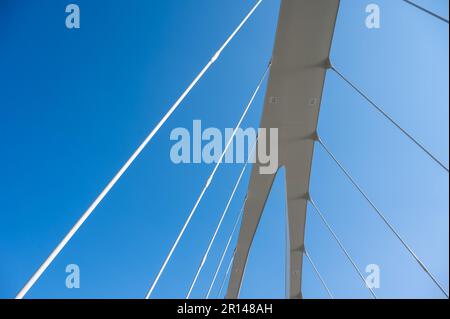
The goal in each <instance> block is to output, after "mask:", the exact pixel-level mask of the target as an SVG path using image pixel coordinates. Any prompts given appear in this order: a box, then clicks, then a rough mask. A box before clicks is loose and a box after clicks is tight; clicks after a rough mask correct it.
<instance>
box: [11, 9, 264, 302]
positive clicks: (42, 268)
mask: <svg viewBox="0 0 450 319" xmlns="http://www.w3.org/2000/svg"><path fill="white" fill-rule="evenodd" d="M261 2H262V0H259V1H258V2H257V3H256V5H255V6H254V7H253V9H252V10H251V11H250V13H249V14H248V15H247V16H246V17H245V18H244V20H242V22H241V23H240V24H239V26H238V27H237V28H236V29H235V30H234V32H233V33H232V34H231V35H230V36H229V37H228V39H227V40H226V41H225V43H224V44H223V45H222V46H221V47H220V49H219V50H218V51H217V52H216V54H214V56H213V57H212V58H211V60H210V61H209V62H208V64H206V66H205V67H204V68H203V69H202V70H201V72H200V73H199V74H198V75H197V77H196V78H195V79H194V81H193V82H192V83H191V84H190V85H189V86H188V88H187V89H186V90H185V91H184V92H183V94H182V95H181V96H180V97H179V98H178V100H177V101H176V102H175V104H173V105H172V107H171V108H170V109H169V111H168V112H167V113H166V114H165V115H164V117H163V118H162V119H161V120H160V121H159V123H158V124H157V125H156V126H155V128H154V129H153V130H152V131H151V132H150V134H149V135H148V136H147V138H146V139H145V140H144V142H142V144H141V145H140V146H139V147H138V149H137V150H136V151H135V152H134V153H133V155H131V157H130V158H129V159H128V161H127V162H126V163H125V164H124V165H123V167H122V168H121V169H120V170H119V172H117V174H116V175H115V176H114V178H113V179H112V180H111V181H110V182H109V183H108V185H107V186H106V187H105V189H104V190H103V191H102V192H101V193H100V195H98V197H97V198H96V199H95V201H94V202H93V203H92V204H91V206H89V208H88V209H87V210H86V211H85V212H84V214H83V215H82V216H81V218H80V219H79V220H78V221H77V222H76V223H75V225H74V226H73V227H72V228H71V229H70V231H69V232H68V233H67V235H66V236H65V237H64V238H63V239H62V241H61V242H60V243H59V244H58V246H56V248H55V249H54V250H53V251H52V252H51V254H50V255H49V256H48V257H47V259H46V260H45V261H44V262H43V263H42V265H41V266H40V267H39V268H38V270H37V271H36V272H35V273H34V274H33V276H32V277H31V278H30V279H29V280H28V282H27V283H26V284H25V286H24V287H23V288H22V289H21V290H20V292H19V293H18V294H17V296H16V299H22V298H23V297H24V296H25V295H26V294H27V292H28V291H29V290H30V289H31V287H33V285H34V284H35V283H36V281H37V280H38V279H39V278H40V277H41V275H42V274H43V273H44V271H45V270H46V269H47V268H48V266H49V265H50V264H51V263H52V262H53V260H54V259H55V258H56V257H57V256H58V255H59V253H60V252H61V251H62V250H63V248H64V247H65V246H66V244H67V243H68V242H69V241H70V239H71V238H72V237H73V235H75V233H76V232H77V231H78V229H79V228H80V227H81V226H82V225H83V223H84V222H85V221H86V219H88V217H89V216H90V215H91V213H92V212H93V211H94V210H95V208H96V207H97V206H98V205H99V204H100V202H101V201H102V200H103V198H105V196H106V195H107V194H108V193H109V191H110V190H111V189H112V188H113V186H114V185H115V184H116V183H117V181H118V180H119V179H120V178H121V177H122V175H123V174H124V173H125V172H126V171H127V169H128V168H129V167H130V165H131V164H132V163H133V162H134V160H135V159H136V158H137V157H138V156H139V154H140V153H141V152H142V150H143V149H144V148H145V147H146V146H147V144H148V143H149V142H150V141H151V139H152V138H153V136H155V134H156V133H157V132H158V131H159V129H160V128H161V126H163V125H164V123H165V122H166V121H167V120H168V119H169V117H170V116H171V115H172V113H173V112H175V110H176V109H177V108H178V106H179V105H180V104H181V102H183V100H184V99H185V98H186V96H187V95H188V94H189V92H190V91H191V90H192V89H193V88H194V86H195V85H196V84H197V82H198V81H200V79H201V78H202V77H203V75H204V74H205V73H206V71H208V69H209V68H210V67H211V65H213V64H214V62H216V61H217V59H218V58H219V56H220V54H221V53H222V51H223V50H224V49H225V48H226V47H227V46H228V44H229V43H230V42H231V40H232V39H233V38H234V37H235V35H236V34H237V33H238V32H239V31H240V30H241V29H242V27H243V26H244V24H245V23H246V22H247V20H248V19H249V18H250V17H251V16H252V14H253V12H255V10H256V9H257V8H258V6H259V5H260V4H261Z"/></svg>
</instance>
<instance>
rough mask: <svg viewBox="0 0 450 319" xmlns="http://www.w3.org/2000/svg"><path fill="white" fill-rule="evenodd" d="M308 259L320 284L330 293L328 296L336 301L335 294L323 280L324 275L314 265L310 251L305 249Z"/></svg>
mask: <svg viewBox="0 0 450 319" xmlns="http://www.w3.org/2000/svg"><path fill="white" fill-rule="evenodd" d="M303 252H304V254H305V256H306V258H308V260H309V263H310V264H311V266H312V267H313V269H314V272H315V273H316V275H317V277H318V278H319V280H320V282H321V283H322V286H323V287H324V288H325V290H326V291H327V293H328V296H330V298H331V299H334V296H333V294H332V293H331V291H330V289H329V288H328V286H327V284H326V283H325V280H324V279H323V277H322V275H321V274H320V272H319V269H317V267H316V265H315V264H314V262H313V261H312V258H311V256H310V255H309V253H308V251H307V250H306V248H304V250H303Z"/></svg>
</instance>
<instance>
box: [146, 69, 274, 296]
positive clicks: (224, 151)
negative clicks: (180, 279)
mask: <svg viewBox="0 0 450 319" xmlns="http://www.w3.org/2000/svg"><path fill="white" fill-rule="evenodd" d="M270 66H271V64H269V66H268V67H267V69H266V71H265V72H264V75H263V76H262V77H261V80H260V81H259V83H258V86H257V87H256V90H255V91H254V93H253V95H252V98H251V99H250V101H249V102H248V104H247V107H246V108H245V110H244V113H243V114H242V116H241V118H240V120H239V122H238V124H237V125H236V127H235V128H234V130H233V134H232V135H231V137H230V139H229V140H228V143H227V145H226V146H225V149H224V150H223V152H222V154H221V155H220V158H219V160H218V161H217V163H216V166H215V167H214V169H213V171H212V172H211V175H210V176H209V178H208V179H207V181H206V184H205V186H204V187H203V189H202V191H201V193H200V195H199V197H198V198H197V201H196V203H195V205H194V207H193V208H192V210H191V212H190V213H189V216H188V218H187V219H186V221H185V223H184V225H183V228H182V229H181V231H180V233H179V234H178V237H177V239H176V240H175V243H174V244H173V246H172V248H171V249H170V251H169V254H168V255H167V257H166V259H165V260H164V263H163V264H162V266H161V269H160V270H159V272H158V274H157V276H156V278H155V280H154V281H153V284H152V285H151V287H150V289H149V290H148V292H147V294H146V296H145V299H149V298H150V296H151V294H152V292H153V290H154V289H155V287H156V284H157V283H158V281H159V278H160V277H161V275H162V273H163V272H164V269H165V268H166V266H167V264H168V262H169V260H170V258H172V255H173V253H174V251H175V249H176V248H177V246H178V243H179V242H180V240H181V237H183V234H184V232H185V230H186V228H187V226H188V225H189V223H190V222H191V219H192V217H193V216H194V214H195V212H196V211H197V207H198V206H199V204H200V202H201V200H202V198H203V196H204V195H205V193H206V190H207V189H208V187H209V185H210V184H211V182H212V180H213V178H214V175H215V174H216V172H217V170H218V168H219V166H220V164H221V163H222V160H223V158H224V156H225V154H226V153H227V151H228V148H229V147H230V145H231V143H232V142H233V139H234V136H235V135H236V132H237V130H238V128H239V127H240V126H241V124H242V121H243V120H244V118H245V116H246V115H247V112H248V110H249V109H250V107H251V106H252V104H253V101H254V100H255V97H256V95H257V94H258V92H259V90H260V89H261V86H262V84H263V82H264V79H265V78H266V75H267V74H268V73H269V70H270Z"/></svg>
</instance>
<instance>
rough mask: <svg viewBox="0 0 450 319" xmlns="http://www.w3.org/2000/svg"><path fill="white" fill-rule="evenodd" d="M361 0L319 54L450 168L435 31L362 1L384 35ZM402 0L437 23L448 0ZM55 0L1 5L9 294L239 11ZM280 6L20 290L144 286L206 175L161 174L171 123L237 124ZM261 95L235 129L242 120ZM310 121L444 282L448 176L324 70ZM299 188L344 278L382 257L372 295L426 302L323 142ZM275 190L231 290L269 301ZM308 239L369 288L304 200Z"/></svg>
mask: <svg viewBox="0 0 450 319" xmlns="http://www.w3.org/2000/svg"><path fill="white" fill-rule="evenodd" d="M372 2H374V1H363V0H342V1H341V9H340V12H339V17H338V23H337V27H336V35H335V38H334V43H333V49H332V60H333V62H334V64H335V66H336V67H337V68H338V69H339V70H341V71H342V72H343V73H344V74H345V75H346V76H348V77H349V78H350V79H352V81H354V82H355V83H357V84H358V86H360V87H361V88H363V89H364V91H365V92H367V94H368V95H369V96H370V97H372V98H373V99H374V100H376V101H377V103H379V104H380V105H382V106H383V108H384V109H385V110H386V111H387V112H388V113H389V114H391V115H392V116H393V117H394V118H395V119H396V120H398V122H399V123H401V125H402V126H403V127H405V128H406V129H407V130H408V131H410V132H411V133H412V134H413V135H414V136H415V137H417V138H418V139H419V140H420V141H421V142H423V143H424V144H425V145H427V147H429V148H430V149H431V150H432V152H433V153H434V154H436V155H437V156H438V157H439V158H440V159H442V160H443V161H444V162H445V163H446V165H447V166H448V162H449V155H448V154H449V150H448V145H449V140H448V136H449V134H448V132H449V124H448V116H449V114H448V112H449V111H448V105H449V93H448V85H449V83H448V82H449V81H448V78H449V77H448V54H449V52H448V25H447V24H445V23H442V22H440V21H438V20H436V19H433V18H431V17H430V16H428V15H425V14H423V13H422V12H420V11H418V10H416V9H414V8H412V7H411V6H408V5H405V3H403V2H402V1H400V0H395V1H393V0H389V1H388V0H377V1H376V3H377V4H379V6H380V8H381V29H378V30H368V29H367V28H366V27H365V24H364V20H365V17H366V13H365V7H366V5H367V4H369V3H372ZM416 2H417V3H420V4H422V5H424V6H426V7H427V8H430V9H432V10H434V11H436V12H439V13H440V14H442V15H444V16H448V1H445V0H428V1H426V0H421V1H419V0H416ZM69 3H70V2H67V3H65V2H64V1H63V2H61V1H51V0H42V1H39V2H38V1H32V0H24V1H20V2H19V1H12V0H6V1H5V0H4V1H2V2H1V4H0V123H1V125H0V139H1V143H0V150H1V151H0V152H1V153H0V154H1V156H0V164H1V166H2V168H3V169H2V174H1V178H0V214H1V220H2V221H1V223H0V260H1V263H0V297H2V298H11V297H14V295H15V294H16V293H17V292H18V290H19V289H20V288H21V287H22V285H23V284H24V283H25V282H26V280H27V279H28V278H29V276H30V275H31V274H32V273H33V272H34V271H35V270H36V268H37V267H38V266H39V264H40V263H41V262H42V261H43V260H44V258H45V257H47V255H48V254H49V253H50V251H51V250H52V249H53V248H54V247H55V245H56V244H57V243H58V242H59V241H60V240H61V239H62V237H63V236H64V235H65V234H66V232H67V231H68V230H69V229H70V227H71V226H72V225H73V224H74V223H75V221H76V220H77V219H78V218H79V216H80V215H81V214H82V212H84V211H85V209H86V208H87V206H88V205H89V204H90V202H91V201H92V200H93V199H94V198H95V197H96V196H97V194H98V193H99V192H100V191H101V190H102V188H103V187H104V186H105V185H106V184H107V182H108V181H109V180H110V179H111V177H112V176H113V174H114V173H115V172H116V171H117V170H118V169H119V168H120V167H121V165H122V164H123V163H124V162H125V161H126V159H127V158H128V157H129V155H130V154H131V153H132V152H133V151H134V150H135V148H136V147H137V146H138V145H139V143H140V142H141V141H142V140H143V139H144V138H145V136H146V135H147V134H148V132H149V131H150V129H151V128H152V127H153V126H154V125H155V124H156V123H157V122H158V121H159V119H160V118H161V117H162V115H163V114H164V113H165V111H166V110H167V109H168V108H169V107H170V105H171V104H172V103H173V102H174V101H175V100H176V99H177V98H178V96H179V95H180V94H181V92H182V91H183V90H184V88H185V87H186V86H187V85H188V84H189V83H190V81H191V80H192V79H193V77H194V75H195V74H197V73H198V72H199V71H200V69H201V68H202V67H203V65H204V64H205V63H206V62H207V61H208V60H209V58H210V57H211V56H212V55H213V54H214V52H215V51H216V50H217V49H218V47H219V46H220V45H221V44H222V42H223V41H224V40H225V39H226V37H227V36H228V35H229V33H230V32H231V31H232V30H233V29H234V28H235V27H236V25H237V24H238V23H239V22H240V21H241V19H242V18H243V17H244V16H245V15H246V13H247V12H248V11H249V10H250V8H251V7H252V6H253V4H254V2H253V1H239V0H227V1H223V0H213V1H212V0H197V1H178V0H165V1H146V0H135V1H119V0H116V1H108V2H103V1H87V0H80V1H77V2H76V3H77V4H78V5H79V6H80V8H81V29H79V30H68V29H66V28H65V25H64V21H65V16H66V14H65V12H64V9H65V6H66V5H67V4H69ZM278 9H279V1H278V0H265V1H264V2H263V4H262V6H261V7H260V8H259V9H258V10H257V12H256V13H255V15H254V17H253V18H252V19H251V20H250V21H249V24H248V25H247V26H246V27H245V28H244V29H243V30H242V32H241V33H240V34H239V35H238V37H237V38H236V39H235V40H234V41H233V42H232V43H231V46H230V47H229V48H227V50H226V51H225V52H224V54H223V55H222V57H221V59H220V60H219V61H218V63H217V64H216V65H215V66H214V67H213V68H212V69H211V70H210V72H208V73H207V74H206V76H205V77H204V79H202V81H201V82H200V83H199V85H198V87H196V88H195V90H194V91H192V94H190V95H189V96H188V98H187V99H186V100H185V102H184V103H183V105H182V106H181V108H180V109H179V110H177V111H176V112H175V113H174V115H173V117H172V118H171V119H170V120H169V121H168V122H167V123H166V125H165V126H164V127H163V128H162V130H161V131H160V132H159V134H158V135H157V137H156V138H155V139H154V140H153V141H152V142H151V143H150V144H149V145H148V148H147V149H146V150H145V151H144V152H143V153H142V154H141V156H140V157H139V159H138V160H137V161H136V162H135V164H134V165H133V166H132V167H131V168H130V170H129V171H128V172H127V174H126V175H124V176H123V179H122V180H121V181H120V182H119V183H118V184H117V185H116V187H115V188H114V189H113V190H112V191H111V193H110V194H109V195H108V197H107V198H105V201H104V202H102V204H101V205H100V206H99V207H98V208H97V210H96V211H95V212H94V214H93V215H92V216H91V217H90V218H89V220H88V221H87V222H86V224H85V225H84V226H83V227H82V228H81V229H80V231H79V232H78V233H77V234H76V235H75V236H74V238H73V239H72V241H71V242H70V243H69V244H68V246H67V247H66V248H65V249H64V250H63V252H62V253H61V255H60V256H59V257H58V258H57V259H56V260H55V262H54V263H53V264H52V265H51V266H50V267H49V269H48V270H47V272H46V273H45V274H44V275H43V276H42V277H41V279H40V280H39V281H38V282H37V284H36V285H35V286H34V287H33V289H32V290H31V291H30V293H29V295H28V297H30V298H142V297H143V296H144V295H145V293H146V291H147V289H148V288H149V286H150V284H151V282H152V281H153V279H154V277H155V276H156V274H157V272H158V270H159V268H160V266H161V264H162V262H163V260H164V258H165V257H166V254H167V252H168V250H169V249H170V247H171V245H172V243H173V241H174V240H175V238H176V236H177V234H178V232H179V230H180V228H181V227H182V225H183V223H184V221H185V219H186V217H187V215H188V213H189V211H190V209H191V208H192V206H193V205H194V203H195V199H196V198H197V196H198V194H199V193H200V191H201V188H202V187H203V185H204V183H205V181H206V179H207V177H208V176H209V174H210V172H211V170H212V168H213V166H212V165H174V164H173V163H172V162H171V160H170V157H169V155H170V148H171V146H172V142H171V141H170V140H169V136H170V132H171V130H172V129H173V128H176V127H186V128H190V127H191V126H192V121H193V120H194V119H201V120H202V125H203V126H204V127H209V126H212V127H218V128H221V129H223V128H226V127H234V126H235V124H236V123H237V121H238V119H239V117H240V115H241V113H242V111H243V108H244V106H245V105H246V103H247V101H248V100H249V98H250V97H251V94H252V92H253V90H254V88H255V87H256V85H257V82H258V80H259V78H260V77H261V75H262V73H263V72H264V70H265V68H266V66H267V63H268V61H269V60H270V56H271V52H272V46H273V40H274V35H275V28H276V23H277V17H278ZM263 93H264V92H261V93H260V94H259V95H258V97H257V99H256V100H255V104H254V107H253V108H252V109H251V112H250V113H249V116H248V118H247V119H246V120H245V123H244V125H243V126H244V127H257V126H258V123H259V119H260V117H261V111H262V102H263V97H264V94H263ZM319 132H320V134H321V135H322V138H323V139H324V141H325V142H326V143H327V145H328V146H329V147H330V148H331V149H332V151H333V152H334V153H335V154H336V156H337V157H338V158H339V159H340V160H341V161H342V162H343V163H344V165H345V166H346V167H347V168H348V169H349V170H350V172H351V173H352V174H353V175H354V176H355V178H357V180H358V181H359V182H360V184H361V185H362V186H363V188H364V189H365V190H366V191H367V193H368V194H369V195H370V197H371V198H372V199H373V201H374V202H375V203H376V204H377V205H378V206H379V207H380V208H381V209H382V210H383V212H384V213H385V215H386V216H387V217H388V219H389V220H390V221H391V222H392V223H393V224H394V225H395V227H396V228H397V229H398V230H399V232H400V233H401V234H402V235H403V237H404V238H405V239H406V241H407V242H408V243H409V244H410V245H411V246H412V247H413V249H414V250H415V251H416V252H417V254H418V255H419V256H420V257H421V258H422V259H423V261H424V262H425V263H426V264H427V265H428V266H429V268H430V269H431V271H432V272H433V273H434V274H435V275H436V277H437V278H438V279H439V281H440V282H441V283H442V284H443V285H444V287H445V288H446V289H447V291H448V287H449V277H448V269H449V256H448V251H449V247H448V245H449V231H448V224H449V217H448V211H449V201H448V191H449V190H448V174H447V173H446V172H445V171H443V170H442V169H441V168H439V167H438V166H436V164H435V163H433V162H432V161H430V160H429V158H427V157H426V156H425V155H424V154H423V153H422V152H421V151H420V150H419V149H417V147H415V146H414V145H413V144H411V142H410V141H408V140H407V139H406V138H405V137H404V136H403V135H401V134H400V132H399V131H398V130H396V129H395V128H393V127H392V125H390V124H389V123H388V122H386V120H385V119H384V118H382V117H381V116H380V115H379V114H378V113H376V112H374V111H373V109H371V107H370V105H368V104H367V102H365V101H364V100H363V99H362V98H361V97H360V96H358V95H357V94H355V92H354V91H352V90H351V89H350V88H349V87H348V86H347V85H346V84H345V83H344V82H342V80H340V79H339V78H338V77H337V76H336V75H335V74H333V73H332V72H330V73H329V74H328V76H327V80H326V85H325V92H324V99H323V103H322V110H321V115H320V123H319ZM241 168H242V165H238V164H235V165H230V164H226V165H223V166H222V167H221V168H220V170H219V171H218V174H217V175H216V179H215V180H214V183H213V184H212V186H211V188H210V189H209V190H208V192H207V194H206V196H205V198H204V201H203V202H202V204H201V206H200V207H199V210H198V212H197V214H196V215H195V217H194V219H193V220H192V223H191V225H190V226H189V228H188V230H187V233H186V236H185V237H184V238H183V240H182V241H181V243H180V246H179V247H178V250H177V251H176V253H175V254H174V256H173V260H172V261H171V262H170V264H169V266H168V267H167V269H166V272H165V273H164V275H163V276H162V278H161V280H160V282H159V285H158V286H157V288H156V290H155V294H154V297H156V298H165V297H171V298H176V297H179V298H182V297H184V296H185V295H186V293H187V291H188V288H189V285H190V283H191V281H192V279H193V276H194V275H195V271H196V268H197V266H198V263H199V262H200V260H201V257H202V255H203V252H204V250H205V249H206V247H207V245H208V241H209V239H210V237H211V235H212V233H213V231H214V227H215V225H216V224H217V222H218V220H219V218H220V214H221V213H222V211H223V209H224V207H225V205H226V202H227V200H228V196H229V194H230V193H231V190H232V186H233V185H234V183H235V181H236V179H237V177H238V175H239V172H240V170H241ZM247 182H248V174H247V175H246V176H245V178H244V180H243V182H242V184H241V187H240V188H239V191H238V194H237V196H236V198H235V200H234V201H233V203H232V205H231V207H230V212H229V215H228V218H227V219H226V220H225V222H224V225H223V228H222V230H221V232H220V233H219V235H218V238H217V241H216V244H215V245H214V247H213V250H212V252H211V254H210V257H209V259H208V261H207V263H206V265H205V268H204V271H203V272H202V274H201V275H200V279H199V281H198V284H197V286H196V289H195V290H194V292H193V295H192V296H193V297H197V298H202V297H204V296H205V295H206V291H207V288H208V287H209V283H210V282H211V279H212V275H213V273H214V271H215V267H216V266H217V263H218V260H219V258H220V255H221V252H222V250H223V247H224V246H225V243H226V240H227V239H228V234H229V233H230V232H231V229H232V226H233V224H234V220H235V217H236V216H237V214H238V213H239V209H240V207H241V205H242V201H243V199H244V197H245V192H246V187H247ZM311 193H312V195H313V196H314V199H315V200H316V202H317V203H318V205H319V206H320V207H321V209H322V210H323V213H324V215H325V216H326V217H327V219H328V220H329V221H330V223H331V224H332V225H333V227H334V228H335V230H336V232H337V233H338V234H339V236H340V237H341V239H342V241H343V242H344V244H345V245H346V247H347V248H348V250H349V251H350V253H351V254H352V256H353V257H354V259H355V261H356V263H357V264H358V266H359V267H360V269H361V270H364V268H365V266H366V265H368V264H373V263H375V264H378V265H379V266H380V268H381V288H380V289H378V290H377V291H376V293H377V295H378V296H380V297H384V298H395V297H412V298H414V297H426V298H430V297H437V298H440V297H442V295H441V294H440V292H439V290H438V289H437V288H436V287H435V286H434V285H433V284H432V283H431V281H430V280H429V279H428V278H427V277H426V276H425V275H424V273H423V271H421V269H420V267H418V265H417V264H416V263H415V262H414V261H413V260H412V258H411V257H410V256H409V255H408V254H407V252H406V251H405V250H404V248H403V247H402V246H401V245H400V244H399V243H398V241H397V240H396V238H395V237H394V236H392V234H391V233H389V231H388V230H387V228H386V227H385V226H384V225H383V224H382V223H381V222H380V220H379V219H378V218H377V216H376V215H375V213H374V212H373V211H372V210H371V208H370V207H369V206H368V205H367V203H366V202H365V201H364V200H363V198H361V197H360V196H359V195H358V193H357V192H356V191H355V189H354V188H352V186H351V184H350V183H349V182H348V181H347V180H346V179H345V177H344V176H343V175H342V174H341V172H340V171H339V170H338V169H337V167H336V166H335V165H334V163H333V162H332V161H331V160H330V159H329V157H328V156H327V155H326V154H325V153H324V152H323V150H322V149H321V148H320V146H317V148H316V151H315V157H314V163H313V174H312V180H311ZM284 198H285V193H284V180H283V175H282V172H281V174H280V175H279V176H278V177H277V180H276V183H275V185H274V189H273V192H272V194H271V196H270V198H269V201H268V203H267V206H266V209H265V212H264V215H263V218H262V221H261V225H260V229H259V230H258V232H257V234H256V239H255V242H254V246H253V248H252V251H251V255H250V258H249V262H248V267H247V272H246V275H245V279H244V283H243V286H242V290H241V297H243V298H245V297H249V298H255V297H273V298H282V297H284V262H285V236H286V234H285V215H284V214H285V207H284ZM306 245H307V248H308V250H309V252H310V254H311V256H312V257H313V259H314V261H315V262H316V265H317V266H318V268H319V269H320V271H321V273H322V275H323V277H324V279H325V280H326V282H327V283H328V284H329V286H330V289H331V290H332V291H333V293H334V294H335V295H336V296H337V297H340V298H346V297H352V298H368V297H370V295H369V294H368V292H367V290H366V289H365V288H364V287H363V285H362V284H361V282H360V280H359V278H358V277H357V275H356V274H355V272H354V270H353V269H352V268H351V265H350V264H349V263H348V262H347V261H346V259H345V257H344V256H343V254H342V253H341V252H340V251H339V249H338V247H337V246H336V244H335V243H334V242H333V240H332V238H331V237H330V235H329V233H327V231H326V229H325V228H324V226H323V225H322V224H321V222H320V220H319V219H318V218H317V215H315V214H314V212H313V211H312V210H311V209H310V210H309V214H308V220H307V235H306ZM231 253H232V250H230V252H229V254H228V255H227V257H226V259H225V264H228V261H229V258H230V255H231ZM72 263H75V264H78V265H79V266H80V270H81V288H80V289H67V288H66V287H65V278H66V275H67V274H66V273H65V267H66V265H68V264H72ZM225 268H226V267H223V268H222V271H221V272H220V274H219V280H218V281H219V283H220V281H221V279H222V278H223V276H224V275H225V274H224V272H225ZM303 278H304V282H303V292H304V296H305V297H306V298H326V297H327V296H326V292H325V291H324V289H323V287H322V286H321V285H320V282H319V281H318V280H317V278H316V277H315V274H314V272H313V271H312V269H311V267H310V265H309V264H308V262H307V261H305V268H304V277H303ZM218 286H219V284H217V285H216V286H215V289H214V290H213V294H212V296H213V297H215V296H216V294H217V293H218V288H219V287H218Z"/></svg>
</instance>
